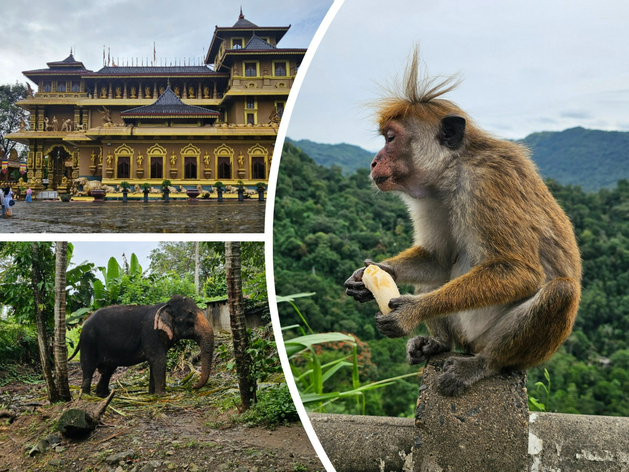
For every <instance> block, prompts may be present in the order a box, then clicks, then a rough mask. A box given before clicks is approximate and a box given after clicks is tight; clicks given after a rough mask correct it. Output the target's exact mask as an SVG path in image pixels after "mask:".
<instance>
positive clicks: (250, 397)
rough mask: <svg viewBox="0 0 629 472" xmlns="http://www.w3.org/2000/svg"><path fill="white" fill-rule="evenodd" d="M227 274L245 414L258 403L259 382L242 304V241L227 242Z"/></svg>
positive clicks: (240, 388)
mask: <svg viewBox="0 0 629 472" xmlns="http://www.w3.org/2000/svg"><path fill="white" fill-rule="evenodd" d="M225 272H226V278H227V302H228V304H229V322H230V326H231V330H232V340H233V343H234V358H235V361H236V371H237V372H238V388H239V390H240V400H241V402H242V411H245V410H248V409H249V407H251V404H252V403H253V402H255V397H256V382H255V379H254V378H253V376H252V375H251V364H252V361H251V356H250V355H249V354H248V353H247V349H248V347H249V340H248V338H247V326H246V324H245V310H244V306H243V301H242V280H241V275H240V243H239V242H229V241H228V242H225Z"/></svg>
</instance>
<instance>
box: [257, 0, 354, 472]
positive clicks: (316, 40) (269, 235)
mask: <svg viewBox="0 0 629 472" xmlns="http://www.w3.org/2000/svg"><path fill="white" fill-rule="evenodd" d="M344 1H345V0H335V1H334V3H333V4H332V6H331V7H330V9H329V10H328V13H327V14H326V15H325V18H324V19H323V21H322V22H321V24H320V25H319V28H318V29H317V32H316V33H315V35H314V37H313V38H312V41H311V42H310V46H308V51H307V52H306V55H305V57H304V60H303V61H302V63H301V66H300V67H299V73H298V74H297V78H296V79H295V83H294V84H293V87H292V88H291V92H290V95H289V97H288V101H287V103H286V109H285V110H284V115H283V116H282V123H281V125H280V129H279V131H278V133H277V139H276V141H275V153H276V154H277V153H279V154H280V155H279V159H277V158H274V159H273V164H272V168H271V173H270V175H269V182H273V183H274V185H273V186H272V188H270V189H269V192H267V203H266V213H265V225H264V229H265V231H264V233H265V236H266V244H265V252H266V281H267V292H268V295H269V308H270V309H271V321H272V322H273V333H274V334H275V342H276V344H277V352H278V354H279V356H280V361H281V363H282V369H283V370H284V377H285V378H286V384H287V385H288V389H289V390H290V394H291V396H292V397H293V401H294V402H295V407H296V408H297V412H298V413H299V418H300V419H301V424H302V425H303V427H304V429H305V430H306V434H308V438H310V442H311V443H312V446H313V447H314V449H315V451H316V452H317V455H318V456H319V459H320V460H321V463H322V464H323V466H324V467H325V469H326V470H327V471H328V472H335V469H334V466H332V462H330V459H329V458H328V455H327V454H326V453H325V451H324V450H323V446H321V442H320V441H319V438H318V437H317V434H316V433H315V431H314V428H313V427H312V424H311V423H310V418H308V413H306V409H305V408H304V405H303V403H301V401H300V399H299V391H298V390H297V385H296V384H295V379H294V378H293V376H292V375H291V370H290V364H289V363H288V356H287V355H286V349H285V348H284V338H283V336H282V327H281V324H280V317H279V313H278V311H277V303H276V302H275V297H276V293H275V277H274V271H273V213H274V210H275V190H276V187H277V176H278V170H279V165H280V164H281V152H282V149H283V147H284V141H285V140H286V131H287V129H288V127H289V125H290V117H291V115H292V113H293V107H294V106H295V101H296V100H297V97H298V96H299V90H300V89H301V85H302V83H303V81H304V76H306V74H307V73H308V68H309V67H310V63H311V62H312V57H313V56H314V55H315V53H316V52H317V49H318V48H319V44H320V43H321V40H322V39H323V36H324V35H325V33H326V31H327V30H328V27H329V26H330V23H332V20H333V19H334V17H335V16H336V14H337V12H338V11H339V9H340V8H341V6H342V5H343V2H344ZM271 301H272V302H271Z"/></svg>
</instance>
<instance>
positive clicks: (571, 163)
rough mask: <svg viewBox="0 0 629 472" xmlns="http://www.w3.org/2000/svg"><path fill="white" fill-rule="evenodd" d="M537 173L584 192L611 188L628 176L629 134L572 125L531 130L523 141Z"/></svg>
mask: <svg viewBox="0 0 629 472" xmlns="http://www.w3.org/2000/svg"><path fill="white" fill-rule="evenodd" d="M522 143H523V144H525V145H527V146H528V147H529V148H530V149H531V151H532V152H533V159H534V160H535V162H536V164H537V166H538V167H539V170H540V172H541V173H542V175H543V176H545V177H550V178H552V179H555V180H556V181H558V182H560V183H562V184H564V185H565V184H573V185H579V186H581V188H583V190H585V191H587V192H593V191H596V190H598V189H600V188H603V187H613V186H614V185H616V182H618V180H620V179H627V178H629V133H628V132H620V131H600V130H594V129H585V128H580V127H579V128H571V129H567V130H565V131H560V132H543V133H533V134H531V135H529V136H527V137H526V138H524V140H523V141H522Z"/></svg>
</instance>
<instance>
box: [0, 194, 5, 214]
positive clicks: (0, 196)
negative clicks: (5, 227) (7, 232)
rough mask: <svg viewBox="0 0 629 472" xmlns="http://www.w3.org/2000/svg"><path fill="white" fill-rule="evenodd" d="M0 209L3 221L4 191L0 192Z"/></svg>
mask: <svg viewBox="0 0 629 472" xmlns="http://www.w3.org/2000/svg"><path fill="white" fill-rule="evenodd" d="M0 207H2V218H3V219H4V189H1V190H0Z"/></svg>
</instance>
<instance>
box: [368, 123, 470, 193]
mask: <svg viewBox="0 0 629 472" xmlns="http://www.w3.org/2000/svg"><path fill="white" fill-rule="evenodd" d="M381 131H382V135H383V137H384V141H385V143H384V147H383V148H382V149H381V150H380V151H379V152H378V153H377V154H376V157H374V159H373V161H372V162H371V178H372V180H373V182H374V183H375V184H376V186H377V187H378V188H379V189H380V190H382V191H383V192H389V191H400V192H404V193H406V194H408V195H410V196H411V197H413V198H424V197H426V196H428V195H429V194H430V193H431V191H432V189H434V188H436V187H439V180H440V179H441V177H442V175H443V173H444V172H445V171H446V169H447V168H448V167H449V166H450V164H451V162H452V160H453V159H455V152H454V151H455V150H457V148H459V147H460V145H461V142H462V141H463V137H464V133H465V119H464V118H461V117H459V116H452V115H451V116H446V117H444V118H443V119H441V120H440V121H437V122H436V123H430V122H427V121H423V122H422V121H419V120H409V121H406V122H405V123H404V124H403V123H402V122H400V121H397V120H392V121H389V122H387V123H385V124H384V126H382V128H381Z"/></svg>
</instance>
